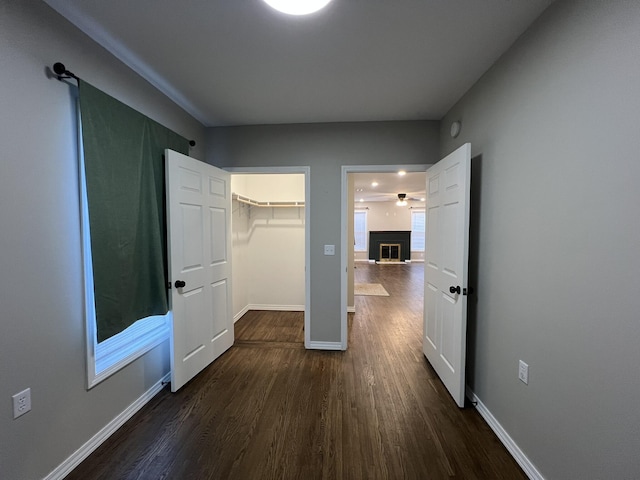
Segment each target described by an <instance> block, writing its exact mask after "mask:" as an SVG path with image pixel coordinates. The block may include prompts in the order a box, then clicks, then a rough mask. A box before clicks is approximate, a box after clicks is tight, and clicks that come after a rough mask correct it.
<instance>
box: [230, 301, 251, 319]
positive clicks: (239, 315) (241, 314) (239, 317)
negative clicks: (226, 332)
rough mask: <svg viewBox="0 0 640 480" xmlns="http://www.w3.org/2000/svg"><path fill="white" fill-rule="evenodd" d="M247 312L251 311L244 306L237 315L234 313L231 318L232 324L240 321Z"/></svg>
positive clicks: (247, 306)
mask: <svg viewBox="0 0 640 480" xmlns="http://www.w3.org/2000/svg"><path fill="white" fill-rule="evenodd" d="M249 310H251V309H250V308H249V305H245V306H244V308H243V309H242V310H240V311H239V312H238V313H236V314H235V315H234V316H233V323H236V322H237V321H238V320H240V319H241V318H242V316H243V315H244V314H245V313H247V312H248V311H249Z"/></svg>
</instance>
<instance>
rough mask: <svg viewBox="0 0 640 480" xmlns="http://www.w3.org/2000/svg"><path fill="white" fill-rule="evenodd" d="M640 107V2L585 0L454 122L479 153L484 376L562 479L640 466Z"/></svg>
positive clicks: (499, 409) (476, 267)
mask: <svg viewBox="0 0 640 480" xmlns="http://www.w3.org/2000/svg"><path fill="white" fill-rule="evenodd" d="M639 116H640V2H638V1H637V0H633V1H631V0H630V1H606V2H605V1H587V0H582V1H573V2H559V3H557V4H555V5H553V6H552V7H551V8H550V9H549V10H548V11H547V12H546V13H545V14H544V15H543V16H542V17H541V18H540V19H539V21H538V22H536V24H534V26H533V27H532V28H531V29H530V30H529V31H528V32H527V33H526V34H525V35H524V36H523V37H522V38H521V39H520V40H519V41H518V42H517V44H516V45H515V47H514V48H512V49H511V50H510V51H509V52H508V53H507V54H506V55H505V56H504V57H503V58H502V59H501V60H500V61H499V62H498V63H497V64H496V65H495V66H494V67H493V68H492V69H491V70H490V71H489V72H488V73H487V74H485V75H484V77H483V78H482V79H481V80H480V81H479V83H478V84H477V85H475V86H474V87H473V88H472V89H471V91H469V92H468V93H467V94H466V95H465V96H464V98H462V100H461V101H460V102H459V103H458V104H457V105H456V106H455V107H454V108H453V109H452V110H451V111H450V112H449V113H448V114H447V116H446V118H445V119H444V121H443V122H442V132H441V141H442V142H441V146H442V152H441V153H442V154H443V155H444V154H445V153H448V152H450V151H452V150H453V149H454V148H456V147H457V146H459V145H461V144H462V143H464V142H471V146H472V155H473V156H474V157H475V158H474V160H473V167H472V172H473V179H472V184H473V186H472V190H473V194H472V197H473V200H474V206H473V207H472V209H473V219H472V224H473V228H472V244H471V253H472V258H471V267H472V272H471V276H472V279H473V281H474V283H475V284H476V287H477V297H476V299H477V302H476V303H475V304H474V303H473V302H471V303H470V310H471V311H470V313H471V315H470V320H469V322H470V323H469V382H470V384H471V387H472V389H473V390H474V391H475V392H476V394H477V395H478V396H479V397H480V399H481V400H482V402H483V403H484V404H485V405H486V406H487V407H488V409H489V410H490V411H491V412H492V413H493V415H494V416H495V417H496V418H497V419H498V421H499V422H500V423H501V424H502V426H503V427H505V429H506V430H507V431H508V433H509V434H510V435H511V436H512V437H513V439H514V440H515V441H516V442H517V444H518V445H519V446H520V447H521V448H522V449H523V450H524V452H525V454H526V455H527V456H528V457H529V459H530V460H531V461H532V462H533V463H534V464H535V465H536V466H537V467H538V469H539V470H540V472H541V473H542V474H543V475H544V476H545V477H546V478H549V479H586V478H588V479H605V478H606V479H609V478H612V479H613V478H616V479H623V478H624V479H631V478H638V477H639V476H640V455H638V453H639V452H640V409H638V406H637V404H636V400H637V399H638V397H639V395H640V295H639V294H638V292H640V215H639V214H638V208H639V207H640V186H639V182H640V161H639V157H640V154H639V152H640V126H639V123H638V122H639V120H638V119H639ZM454 120H461V121H462V133H461V135H460V136H459V137H458V138H457V139H455V140H452V139H451V138H450V136H449V135H448V132H449V126H450V124H451V122H452V121H454ZM518 359H523V360H524V361H526V362H527V363H529V365H530V371H529V385H528V386H527V385H524V384H523V383H521V382H519V381H518V377H517V375H518Z"/></svg>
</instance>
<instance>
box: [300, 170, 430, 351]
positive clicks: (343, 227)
mask: <svg viewBox="0 0 640 480" xmlns="http://www.w3.org/2000/svg"><path fill="white" fill-rule="evenodd" d="M429 166H430V165H420V164H416V165H342V167H341V170H342V176H341V182H342V188H341V203H340V247H341V248H340V252H341V253H340V343H341V345H342V350H346V349H347V339H348V337H349V332H348V326H347V325H348V322H347V313H348V312H347V310H348V308H347V285H348V284H347V282H348V276H347V270H348V265H349V260H348V258H347V249H348V248H353V246H351V247H349V246H348V243H349V242H348V229H347V218H348V216H349V205H348V203H349V200H348V199H349V182H348V176H347V174H349V173H378V172H379V173H389V172H397V171H398V170H404V171H406V172H426V171H427V168H428V167H429ZM425 187H426V184H425ZM307 348H310V347H307Z"/></svg>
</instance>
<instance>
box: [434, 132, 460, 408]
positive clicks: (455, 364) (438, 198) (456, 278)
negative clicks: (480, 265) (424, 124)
mask: <svg viewBox="0 0 640 480" xmlns="http://www.w3.org/2000/svg"><path fill="white" fill-rule="evenodd" d="M470 177H471V144H469V143H467V144H465V145H463V146H462V147H460V148H459V149H457V150H456V151H455V152H453V153H451V154H450V155H448V156H447V157H445V158H444V159H442V160H440V161H439V162H438V163H436V164H435V165H433V166H432V167H431V168H429V170H427V205H426V211H427V215H426V258H425V268H424V334H423V339H422V340H423V351H424V354H425V355H426V357H427V359H428V360H429V363H431V365H432V366H433V368H434V370H435V371H436V372H437V374H438V376H439V377H440V379H441V380H442V383H444V385H445V387H447V390H449V393H451V396H452V397H453V398H454V400H455V401H456V403H457V404H458V406H459V407H463V406H464V397H465V353H466V334H467V297H466V295H467V291H468V290H467V289H468V285H467V266H468V258H469V188H470V185H471V182H470Z"/></svg>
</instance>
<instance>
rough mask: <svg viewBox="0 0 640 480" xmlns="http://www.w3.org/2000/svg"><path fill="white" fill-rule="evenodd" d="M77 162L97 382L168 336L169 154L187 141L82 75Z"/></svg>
mask: <svg viewBox="0 0 640 480" xmlns="http://www.w3.org/2000/svg"><path fill="white" fill-rule="evenodd" d="M78 86H79V93H80V95H79V108H78V115H79V121H78V127H79V146H80V148H79V164H80V165H79V169H80V196H81V206H82V210H81V212H82V213H81V215H82V216H81V222H82V246H83V266H84V284H85V309H86V331H87V334H86V335H87V336H86V339H87V385H88V388H91V387H93V386H95V385H96V384H98V383H99V382H101V381H102V380H104V379H105V378H107V377H108V376H110V375H112V374H113V373H115V372H116V371H118V370H120V369H121V368H122V367H124V366H125V365H127V364H129V363H131V362H133V361H134V360H135V359H137V358H139V357H140V356H142V355H144V354H145V353H147V352H148V351H150V350H151V349H152V348H154V347H156V346H157V345H159V344H160V343H161V342H163V341H166V339H167V338H168V335H169V321H170V317H171V312H169V311H168V310H169V308H168V295H167V275H166V272H167V258H166V255H167V253H166V242H167V240H166V226H165V221H166V220H165V211H164V210H165V207H164V201H165V200H164V161H163V154H164V151H165V149H166V148H170V149H172V150H176V151H178V152H181V153H185V154H186V153H187V152H188V148H189V147H188V141H187V140H186V139H185V138H183V137H181V136H179V135H178V134H176V133H174V132H172V131H171V130H169V129H167V128H165V127H163V126H162V125H160V124H159V123H157V122H155V121H153V120H152V119H150V118H148V117H146V116H144V115H143V114H141V113H140V112H137V111H135V110H134V109H132V108H130V107H128V106H127V105H125V104H123V103H121V102H119V101H118V100H116V99H115V98H113V97H110V96H109V95H107V94H106V93H104V92H101V91H100V90H98V89H96V88H94V87H92V86H91V85H89V84H87V83H86V82H84V81H82V80H79V81H78Z"/></svg>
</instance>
